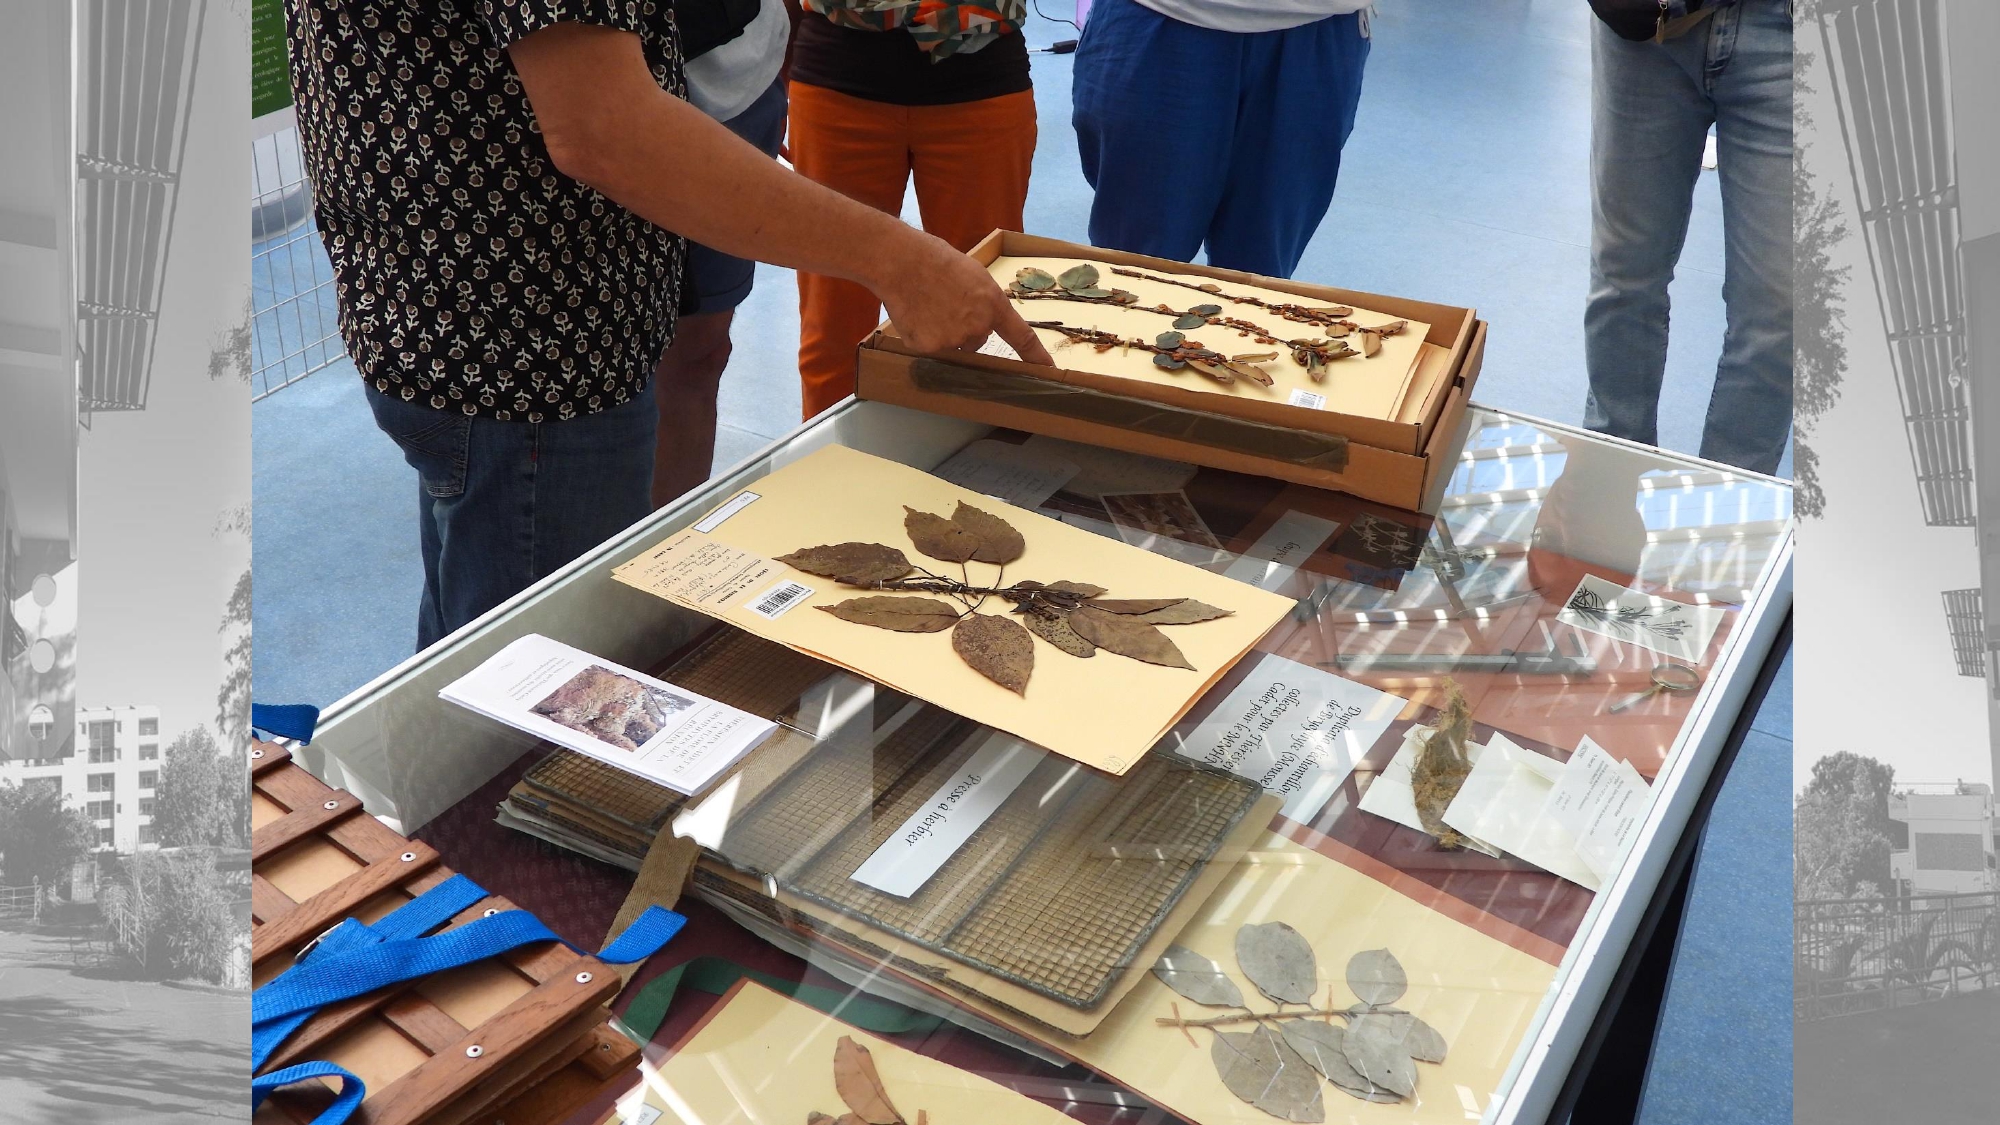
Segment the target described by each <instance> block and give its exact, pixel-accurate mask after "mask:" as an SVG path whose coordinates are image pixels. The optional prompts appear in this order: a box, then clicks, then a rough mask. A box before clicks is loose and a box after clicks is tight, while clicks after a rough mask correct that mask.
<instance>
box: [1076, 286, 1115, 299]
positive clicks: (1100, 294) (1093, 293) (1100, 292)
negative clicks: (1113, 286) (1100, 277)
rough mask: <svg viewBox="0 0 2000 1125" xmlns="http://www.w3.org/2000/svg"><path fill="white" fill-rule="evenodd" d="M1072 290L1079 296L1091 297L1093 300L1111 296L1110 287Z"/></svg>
mask: <svg viewBox="0 0 2000 1125" xmlns="http://www.w3.org/2000/svg"><path fill="white" fill-rule="evenodd" d="M1070 292H1071V293H1074V294H1075V295H1077V296H1079V297H1089V298H1091V299H1093V300H1102V299H1104V298H1106V297H1109V296H1111V290H1109V289H1097V288H1090V289H1072V290H1070Z"/></svg>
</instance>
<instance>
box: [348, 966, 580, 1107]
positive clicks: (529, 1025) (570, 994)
mask: <svg viewBox="0 0 2000 1125" xmlns="http://www.w3.org/2000/svg"><path fill="white" fill-rule="evenodd" d="M574 964H575V965H576V969H575V970H574V971H572V972H566V973H563V974H561V975H558V976H552V977H551V978H549V979H548V980H547V981H545V982H543V983H542V984H540V985H538V986H537V987H536V988H535V990H534V991H532V992H530V993H528V994H527V995H525V996H522V997H520V998H518V999H516V1000H515V1001H514V1002H513V1003H511V1004H509V1005H507V1006H506V1007H505V1008H503V1009H501V1011H500V1012H499V1013H498V1014H497V1015H495V1016H494V1017H493V1018H492V1019H490V1020H487V1021H486V1022H485V1023H483V1024H480V1025H479V1026H478V1027H476V1028H474V1029H472V1030H471V1031H469V1032H467V1033H466V1035H465V1037H464V1038H463V1039H462V1040H461V1041H460V1042H458V1043H454V1044H452V1045H451V1046H449V1047H446V1048H445V1049H444V1050H443V1051H440V1052H439V1053H437V1054H435V1055H432V1056H431V1057H430V1058H429V1059H427V1060H426V1061H424V1062H422V1063H419V1064H417V1066H416V1067H415V1069H413V1070H411V1071H410V1072H409V1073H407V1074H405V1075H403V1076H402V1077H401V1078H398V1079H397V1080H396V1081H395V1082H393V1083H391V1084H390V1086H389V1088H388V1089H387V1090H384V1091H382V1092H381V1093H380V1094H379V1095H377V1096H375V1097H371V1098H369V1099H368V1100H367V1101H366V1102H364V1103H363V1105H364V1107H365V1109H366V1111H367V1117H366V1121H367V1122H368V1125H445V1123H446V1122H448V1121H449V1120H450V1118H448V1117H438V1118H434V1117H433V1115H434V1114H436V1113H437V1111H438V1110H440V1109H442V1108H444V1107H445V1106H448V1105H450V1104H452V1103H453V1102H462V1101H463V1100H464V1099H465V1098H466V1097H467V1096H468V1093H472V1094H475V1095H476V1093H477V1091H478V1090H479V1089H480V1088H481V1087H482V1085H483V1084H485V1083H488V1082H492V1081H493V1080H494V1079H495V1077H496V1076H498V1077H501V1078H507V1077H511V1075H510V1074H509V1072H510V1071H511V1072H512V1074H519V1073H521V1070H522V1069H525V1070H529V1071H532V1070H533V1069H534V1068H536V1067H538V1066H540V1065H541V1063H542V1062H543V1061H545V1060H546V1059H547V1058H549V1057H552V1056H554V1055H555V1054H557V1053H558V1052H560V1051H561V1050H563V1049H564V1048H565V1047H568V1046H570V1045H572V1044H573V1043H574V1042H575V1041H576V1040H577V1039H578V1038H580V1037H581V1036H582V1035H583V1033H584V1032H585V1031H587V1029H588V1028H589V1026H590V1025H591V1024H593V1023H595V1022H596V1021H598V1020H600V1019H602V1018H603V1014H602V1013H601V1012H599V1011H598V1010H597V1008H598V1005H600V1004H602V1003H604V1002H605V1001H607V1000H609V999H611V997H612V996H613V995H615V994H616V993H617V991H618V986H619V984H620V981H619V978H618V974H616V973H614V972H612V971H610V970H609V969H607V968H605V967H604V966H603V965H601V964H599V963H598V962H597V961H596V960H595V959H593V958H588V957H579V958H576V959H575V961H574ZM582 972H589V973H590V980H589V981H588V982H585V983H579V982H578V981H577V979H576V976H577V974H578V973H582ZM579 1023H580V1026H578V1027H577V1028H576V1030H575V1031H574V1032H573V1033H570V1034H566V1035H561V1036H559V1037H555V1036H551V1034H550V1032H551V1030H552V1029H554V1028H558V1027H561V1028H565V1029H567V1028H569V1027H570V1026H571V1025H573V1024H579ZM475 1045H476V1046H477V1047H478V1048H479V1053H478V1057H476V1058H475V1057H472V1056H470V1055H468V1054H467V1053H466V1052H467V1049H468V1048H470V1047H473V1046H475ZM512 1084H513V1083H512V1082H506V1083H504V1084H496V1085H497V1086H498V1088H492V1089H489V1092H488V1094H487V1098H488V1099H489V1100H490V1098H492V1097H493V1096H496V1095H497V1094H499V1093H501V1092H503V1091H504V1089H505V1088H506V1087H507V1086H511V1085H512ZM476 1111H477V1107H469V1108H468V1110H467V1112H466V1113H465V1114H462V1115H460V1116H461V1118H462V1117H464V1116H470V1114H471V1113H472V1112H476Z"/></svg>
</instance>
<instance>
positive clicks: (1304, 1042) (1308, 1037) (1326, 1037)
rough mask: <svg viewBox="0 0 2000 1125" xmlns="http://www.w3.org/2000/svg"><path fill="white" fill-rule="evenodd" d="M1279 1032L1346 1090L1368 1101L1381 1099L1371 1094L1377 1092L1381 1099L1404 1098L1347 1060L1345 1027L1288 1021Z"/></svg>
mask: <svg viewBox="0 0 2000 1125" xmlns="http://www.w3.org/2000/svg"><path fill="white" fill-rule="evenodd" d="M1279 1033H1280V1034H1281V1035H1283V1036H1284V1037H1285V1042H1286V1043H1289V1044H1290V1045H1291V1048H1292V1050H1294V1051H1297V1052H1298V1053H1299V1057H1300V1058H1303V1059H1305V1060H1306V1062H1308V1063H1310V1064H1312V1068H1313V1069H1314V1070H1317V1071H1319V1072H1320V1073H1321V1074H1323V1075H1325V1076H1326V1080H1327V1081H1329V1082H1331V1083H1333V1084H1334V1085H1336V1086H1338V1087H1340V1088H1341V1089H1342V1090H1345V1091H1346V1092H1348V1093H1350V1094H1353V1095H1354V1096H1355V1097H1357V1098H1361V1099H1364V1100H1368V1101H1373V1100H1377V1099H1374V1098H1372V1097H1370V1095H1371V1094H1375V1093H1380V1094H1381V1095H1382V1099H1381V1100H1386V1101H1400V1100H1401V1099H1399V1098H1397V1097H1396V1095H1394V1094H1391V1093H1389V1092H1388V1091H1387V1090H1382V1089H1381V1088H1380V1087H1378V1086H1376V1085H1375V1084H1374V1083H1373V1082H1370V1081H1368V1079H1366V1078H1364V1077H1362V1076H1361V1072H1360V1071H1358V1070H1356V1069H1354V1064H1353V1063H1351V1062H1348V1061H1347V1054H1346V1052H1344V1051H1342V1050H1341V1049H1340V1041H1341V1039H1342V1038H1343V1037H1345V1036H1346V1034H1347V1033H1346V1031H1345V1030H1344V1029H1342V1028H1339V1027H1336V1026H1334V1025H1333V1024H1330V1023H1321V1022H1319V1021H1318V1020H1286V1021H1285V1022H1284V1024H1282V1025H1281V1030H1280V1032H1279Z"/></svg>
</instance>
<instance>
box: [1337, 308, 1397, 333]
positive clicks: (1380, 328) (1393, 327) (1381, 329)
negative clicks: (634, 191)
mask: <svg viewBox="0 0 2000 1125" xmlns="http://www.w3.org/2000/svg"><path fill="white" fill-rule="evenodd" d="M1350 311H1351V310H1350ZM1409 326H1410V322H1409V321H1407V320H1392V321H1390V322H1389V323H1387V324H1376V325H1371V326H1369V329H1368V331H1370V332H1374V333H1377V334H1378V335H1382V336H1394V335H1397V334H1398V333H1400V332H1402V331H1403V329H1405V328H1408V327H1409Z"/></svg>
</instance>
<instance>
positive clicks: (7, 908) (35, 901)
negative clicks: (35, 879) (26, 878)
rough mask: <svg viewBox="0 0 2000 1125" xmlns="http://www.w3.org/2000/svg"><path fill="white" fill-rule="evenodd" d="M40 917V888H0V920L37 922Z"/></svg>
mask: <svg viewBox="0 0 2000 1125" xmlns="http://www.w3.org/2000/svg"><path fill="white" fill-rule="evenodd" d="M41 917H42V886H41V884H40V883H36V884H35V885H34V886H31V887H0V920H6V921H21V920H23V919H25V920H27V921H29V922H39V921H41Z"/></svg>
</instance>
